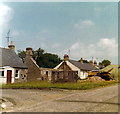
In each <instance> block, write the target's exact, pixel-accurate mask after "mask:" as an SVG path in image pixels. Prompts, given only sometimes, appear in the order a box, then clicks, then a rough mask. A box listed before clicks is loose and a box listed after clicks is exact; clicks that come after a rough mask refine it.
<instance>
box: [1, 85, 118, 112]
mask: <svg viewBox="0 0 120 114" xmlns="http://www.w3.org/2000/svg"><path fill="white" fill-rule="evenodd" d="M1 91H2V96H3V97H5V98H8V99H10V100H11V102H13V103H14V106H13V107H10V108H8V109H7V110H3V111H6V112H118V106H119V103H118V86H117V85H114V86H110V87H105V88H99V89H94V90H30V89H3V90H1Z"/></svg>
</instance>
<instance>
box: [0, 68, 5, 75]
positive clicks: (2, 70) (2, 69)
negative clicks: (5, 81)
mask: <svg viewBox="0 0 120 114" xmlns="http://www.w3.org/2000/svg"><path fill="white" fill-rule="evenodd" d="M0 72H4V75H3V76H2V75H0V77H5V70H4V68H0ZM1 74H2V73H1Z"/></svg>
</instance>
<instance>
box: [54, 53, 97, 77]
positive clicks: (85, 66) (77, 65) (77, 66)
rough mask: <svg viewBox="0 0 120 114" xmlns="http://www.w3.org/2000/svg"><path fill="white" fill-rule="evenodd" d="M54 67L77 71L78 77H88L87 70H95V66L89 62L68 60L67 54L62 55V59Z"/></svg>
mask: <svg viewBox="0 0 120 114" xmlns="http://www.w3.org/2000/svg"><path fill="white" fill-rule="evenodd" d="M54 69H59V70H60V69H64V70H73V71H77V73H78V76H79V77H80V79H85V78H87V77H88V72H89V71H92V70H96V69H97V68H96V67H95V66H94V65H93V64H91V63H83V62H82V61H80V62H79V61H75V60H70V59H69V56H68V55H64V60H63V61H62V62H61V63H60V64H59V65H57V66H56V67H55V68H54Z"/></svg>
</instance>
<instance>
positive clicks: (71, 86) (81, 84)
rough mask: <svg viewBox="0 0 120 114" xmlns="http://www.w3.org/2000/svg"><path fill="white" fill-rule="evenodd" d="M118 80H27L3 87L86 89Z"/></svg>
mask: <svg viewBox="0 0 120 114" xmlns="http://www.w3.org/2000/svg"><path fill="white" fill-rule="evenodd" d="M117 83H118V82H117V81H103V82H90V81H85V82H77V83H54V84H53V83H49V82H27V83H14V84H4V85H2V86H1V87H2V89H51V88H56V89H69V90H86V89H93V88H98V87H104V86H109V85H113V84H117Z"/></svg>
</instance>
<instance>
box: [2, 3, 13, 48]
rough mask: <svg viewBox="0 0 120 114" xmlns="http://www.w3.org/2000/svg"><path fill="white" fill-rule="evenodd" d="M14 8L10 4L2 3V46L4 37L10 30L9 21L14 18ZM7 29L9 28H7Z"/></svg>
mask: <svg viewBox="0 0 120 114" xmlns="http://www.w3.org/2000/svg"><path fill="white" fill-rule="evenodd" d="M12 15H13V10H12V8H10V7H9V6H7V5H5V4H3V3H0V46H3V44H4V43H2V38H3V37H5V36H3V34H5V33H4V32H5V31H8V26H9V22H10V20H11V19H12ZM6 29H7V30H6Z"/></svg>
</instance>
